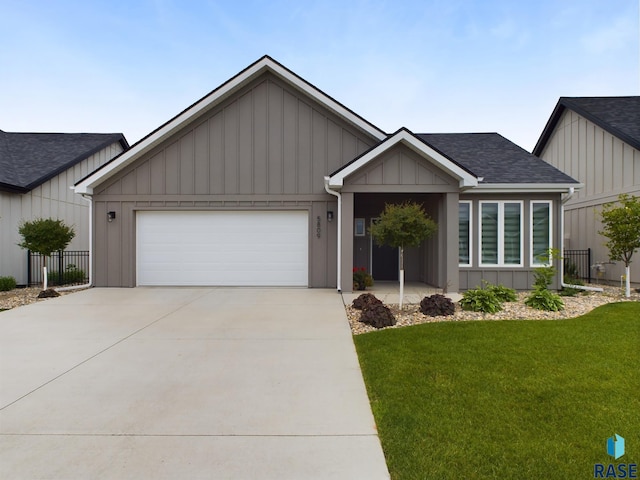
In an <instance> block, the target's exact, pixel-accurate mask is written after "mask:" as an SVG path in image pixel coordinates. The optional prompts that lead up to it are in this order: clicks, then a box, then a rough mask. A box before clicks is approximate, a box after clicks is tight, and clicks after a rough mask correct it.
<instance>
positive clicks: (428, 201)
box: [343, 193, 457, 289]
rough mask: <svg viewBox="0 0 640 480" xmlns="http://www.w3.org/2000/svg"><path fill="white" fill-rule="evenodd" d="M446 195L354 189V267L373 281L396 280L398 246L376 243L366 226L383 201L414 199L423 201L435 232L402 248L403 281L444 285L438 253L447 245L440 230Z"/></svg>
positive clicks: (397, 277) (442, 222) (444, 279)
mask: <svg viewBox="0 0 640 480" xmlns="http://www.w3.org/2000/svg"><path fill="white" fill-rule="evenodd" d="M445 198H446V195H444V194H436V193H411V194H407V193H404V194H400V193H385V194H382V193H355V194H354V206H353V216H354V220H353V224H354V234H353V268H366V270H367V272H369V273H370V274H371V275H372V276H373V278H374V280H375V281H376V282H397V281H398V280H399V269H400V264H399V258H400V252H399V249H397V248H391V247H388V246H379V245H377V244H376V242H375V241H374V240H373V238H372V237H371V235H370V234H369V227H370V226H371V225H372V224H373V223H374V222H375V221H376V220H377V218H378V217H379V216H380V214H381V213H382V211H383V210H384V207H385V205H386V204H388V203H396V204H397V203H404V202H415V203H418V204H420V205H422V206H423V208H424V210H425V212H426V213H427V215H429V217H431V218H432V219H433V220H434V221H435V222H436V223H437V224H438V233H436V235H435V236H434V237H432V238H430V239H427V240H425V241H424V242H422V244H421V245H419V246H418V247H407V248H405V249H404V269H405V281H406V282H413V283H421V284H423V285H432V286H435V287H436V288H440V289H442V288H445V289H446V286H447V279H446V278H445V277H446V276H447V274H446V273H445V272H444V270H446V266H445V265H444V263H443V262H442V256H441V252H442V251H443V249H446V242H445V240H446V239H445V238H444V236H443V235H442V231H441V229H442V228H443V227H445V226H446V223H447V221H446V219H447V215H446V213H445V212H444V211H443V210H444V205H443V202H444V201H445ZM343 213H344V211H343ZM456 215H457V214H456Z"/></svg>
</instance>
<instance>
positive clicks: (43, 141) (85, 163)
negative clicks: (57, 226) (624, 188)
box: [0, 130, 129, 285]
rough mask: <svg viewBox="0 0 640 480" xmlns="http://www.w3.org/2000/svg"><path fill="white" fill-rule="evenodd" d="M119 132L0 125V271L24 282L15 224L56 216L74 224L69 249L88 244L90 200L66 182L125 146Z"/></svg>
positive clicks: (24, 259)
mask: <svg viewBox="0 0 640 480" xmlns="http://www.w3.org/2000/svg"><path fill="white" fill-rule="evenodd" d="M128 146H129V145H128V143H127V141H126V139H125V138H124V136H123V135H122V134H120V133H112V134H100V133H14V132H4V131H2V130H0V276H13V277H15V279H16V281H17V282H18V284H19V285H21V284H25V283H26V282H27V253H26V251H24V250H22V249H21V248H20V247H18V246H17V243H19V242H20V241H21V238H20V235H19V234H18V226H19V225H20V224H21V223H22V222H23V221H28V220H33V219H35V218H57V219H61V220H63V221H64V222H65V223H66V224H68V225H73V226H74V227H75V232H76V236H75V238H74V239H73V241H72V243H71V244H70V245H69V250H88V249H89V208H88V207H89V204H88V202H87V201H86V200H84V199H82V197H80V196H79V195H75V194H74V193H73V190H71V188H70V187H71V186H72V185H73V184H74V183H75V182H77V181H78V180H79V179H81V178H82V177H84V176H86V175H88V174H89V173H91V172H92V171H93V170H95V169H97V168H98V167H100V166H102V165H104V164H105V163H106V162H108V161H109V160H111V159H112V158H113V157H115V156H117V155H119V154H120V153H121V152H123V151H124V150H126V149H127V148H128Z"/></svg>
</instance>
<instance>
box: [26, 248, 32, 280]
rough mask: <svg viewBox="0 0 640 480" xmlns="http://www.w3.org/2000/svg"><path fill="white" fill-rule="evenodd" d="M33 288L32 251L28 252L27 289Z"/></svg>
mask: <svg viewBox="0 0 640 480" xmlns="http://www.w3.org/2000/svg"><path fill="white" fill-rule="evenodd" d="M30 286H31V250H27V287H30Z"/></svg>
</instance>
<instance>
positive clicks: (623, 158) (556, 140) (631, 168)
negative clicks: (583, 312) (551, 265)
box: [533, 96, 640, 283]
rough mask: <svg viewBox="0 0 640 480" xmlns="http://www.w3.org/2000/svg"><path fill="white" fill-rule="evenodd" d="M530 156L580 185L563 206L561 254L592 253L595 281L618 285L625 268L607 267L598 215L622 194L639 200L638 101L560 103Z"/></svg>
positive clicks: (639, 265) (639, 270)
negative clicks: (534, 156) (581, 250)
mask: <svg viewBox="0 0 640 480" xmlns="http://www.w3.org/2000/svg"><path fill="white" fill-rule="evenodd" d="M533 153H534V154H535V155H538V156H540V157H541V158H543V159H544V160H545V161H547V162H549V163H550V164H551V165H554V166H555V167H557V168H558V169H560V170H562V171H563V172H565V173H567V174H568V175H571V176H572V177H574V178H576V179H578V180H579V181H580V182H582V183H583V184H584V188H583V189H581V190H580V191H578V192H576V193H575V195H573V196H572V197H571V198H570V199H569V201H567V202H566V204H565V225H564V245H565V248H568V249H587V248H591V250H592V256H591V258H592V263H593V265H594V267H596V266H597V268H593V271H592V275H593V277H594V278H596V279H597V280H606V281H609V282H616V283H617V282H619V281H620V279H621V276H622V275H623V274H624V263H623V262H617V263H615V264H612V263H609V251H608V250H607V248H606V247H605V245H604V244H605V242H606V240H607V239H606V238H605V237H603V236H602V235H600V234H598V231H599V230H601V229H602V225H601V222H600V217H599V215H598V212H600V211H601V210H602V207H603V205H604V204H605V203H608V202H615V201H616V200H617V198H618V195H620V194H622V193H626V194H628V195H634V196H636V197H640V96H634V97H561V98H560V99H559V100H558V103H557V104H556V107H555V108H554V110H553V112H552V114H551V116H550V118H549V121H548V122H547V125H546V126H545V128H544V130H543V132H542V134H541V136H540V139H539V140H538V143H537V144H536V146H535V148H534V150H533ZM636 255H637V254H636ZM633 260H634V261H633V262H632V263H631V266H630V273H631V280H632V281H634V282H638V281H639V280H640V260H638V259H637V258H634V259H633Z"/></svg>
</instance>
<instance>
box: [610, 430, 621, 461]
mask: <svg viewBox="0 0 640 480" xmlns="http://www.w3.org/2000/svg"><path fill="white" fill-rule="evenodd" d="M607 453H608V454H609V455H611V456H612V457H613V458H614V459H616V460H617V459H619V458H620V457H621V456H623V455H624V438H622V437H621V436H620V435H618V434H617V433H615V434H614V435H613V437H610V438H607Z"/></svg>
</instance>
